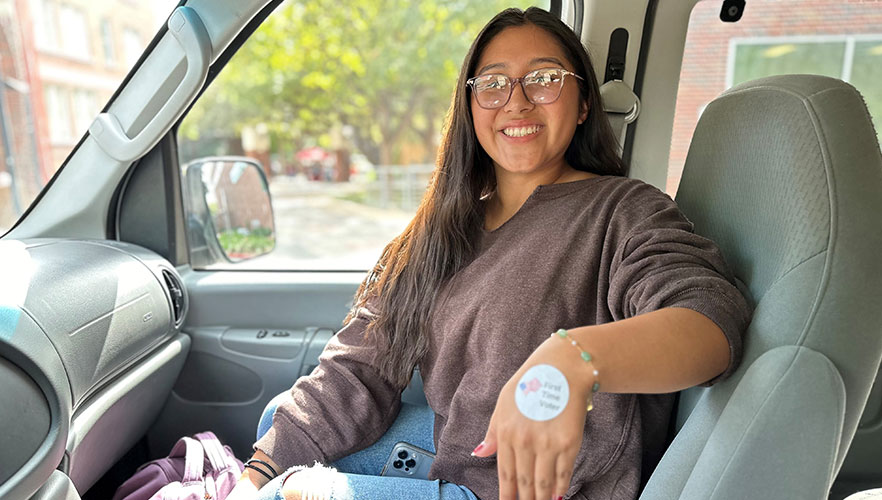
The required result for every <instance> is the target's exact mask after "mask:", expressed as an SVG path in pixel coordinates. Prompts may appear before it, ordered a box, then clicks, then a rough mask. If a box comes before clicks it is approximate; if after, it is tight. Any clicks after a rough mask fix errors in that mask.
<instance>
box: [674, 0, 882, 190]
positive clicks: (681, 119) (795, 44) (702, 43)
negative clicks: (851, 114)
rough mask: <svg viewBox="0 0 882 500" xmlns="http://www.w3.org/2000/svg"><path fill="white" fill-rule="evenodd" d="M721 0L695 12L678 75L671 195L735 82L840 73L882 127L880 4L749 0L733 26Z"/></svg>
mask: <svg viewBox="0 0 882 500" xmlns="http://www.w3.org/2000/svg"><path fill="white" fill-rule="evenodd" d="M719 13H720V2H719V1H702V2H699V3H698V4H697V5H696V6H695V9H694V10H693V11H692V17H691V19H690V22H689V33H688V35H687V38H686V50H685V53H684V56H683V67H682V69H681V73H680V90H679V93H678V95H677V108H676V114H675V117H674V131H673V137H672V140H671V155H670V160H669V166H668V167H669V168H668V181H667V192H668V193H670V194H672V195H673V194H674V193H675V192H676V188H677V184H678V183H679V180H680V175H681V174H682V172H683V164H684V163H685V161H686V153H687V151H688V148H689V142H690V141H691V139H692V132H693V130H694V129H695V125H696V123H697V122H698V118H699V116H701V112H702V111H703V110H704V107H705V106H707V104H708V103H709V102H710V101H711V100H712V99H713V98H714V97H716V96H717V95H719V94H720V93H721V92H723V91H724V90H726V89H727V88H729V87H731V86H732V85H734V84H738V83H741V82H743V81H747V80H752V79H754V78H759V77H763V76H770V75H773V74H782V73H814V74H824V75H827V76H833V77H836V78H841V79H843V80H845V81H848V82H850V83H851V84H852V85H854V86H855V87H857V89H858V90H859V91H860V92H861V93H862V94H863V96H864V98H865V100H866V102H867V106H868V107H869V108H870V113H871V114H872V115H873V119H874V121H875V123H876V127H877V129H878V128H879V127H880V126H882V1H879V0H835V1H833V0H798V1H797V0H752V1H749V2H747V5H746V8H745V10H744V16H743V17H742V19H741V20H740V21H739V22H737V23H731V24H730V23H723V22H721V21H720V20H719Z"/></svg>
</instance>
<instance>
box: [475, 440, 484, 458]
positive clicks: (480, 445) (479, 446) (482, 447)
mask: <svg viewBox="0 0 882 500" xmlns="http://www.w3.org/2000/svg"><path fill="white" fill-rule="evenodd" d="M483 449H484V442H483V441H482V442H481V444H479V445H478V447H477V448H475V449H474V450H472V456H475V453H478V452H479V451H481V450H483Z"/></svg>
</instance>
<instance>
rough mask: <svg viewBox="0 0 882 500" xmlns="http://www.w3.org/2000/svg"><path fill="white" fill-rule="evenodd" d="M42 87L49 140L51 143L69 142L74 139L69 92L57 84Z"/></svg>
mask: <svg viewBox="0 0 882 500" xmlns="http://www.w3.org/2000/svg"><path fill="white" fill-rule="evenodd" d="M43 89H44V93H45V100H46V112H47V114H48V118H49V140H50V142H51V143H52V144H53V145H56V144H59V145H64V144H70V143H71V142H73V140H74V135H73V126H72V123H73V122H72V118H71V110H70V93H69V92H68V90H67V89H65V88H63V87H60V86H58V85H46V86H44V87H43Z"/></svg>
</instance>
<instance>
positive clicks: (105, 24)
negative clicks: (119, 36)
mask: <svg viewBox="0 0 882 500" xmlns="http://www.w3.org/2000/svg"><path fill="white" fill-rule="evenodd" d="M101 50H102V51H103V52H104V64H105V65H106V66H113V65H115V64H116V50H114V43H113V28H112V27H111V24H110V20H109V19H102V20H101Z"/></svg>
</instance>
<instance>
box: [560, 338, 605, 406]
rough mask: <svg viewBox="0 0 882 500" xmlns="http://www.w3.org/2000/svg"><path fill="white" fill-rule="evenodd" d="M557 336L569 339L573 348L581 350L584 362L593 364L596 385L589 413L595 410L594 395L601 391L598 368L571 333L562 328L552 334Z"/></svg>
mask: <svg viewBox="0 0 882 500" xmlns="http://www.w3.org/2000/svg"><path fill="white" fill-rule="evenodd" d="M555 335H557V336H558V337H560V338H561V339H563V340H567V339H569V341H570V344H572V345H573V347H575V348H576V349H578V350H579V353H580V355H581V357H582V360H584V361H585V362H586V363H591V371H592V374H593V375H594V384H593V385H592V386H591V398H590V399H589V400H588V411H591V410H592V409H594V401H593V400H594V393H595V392H597V391H598V390H600V383H599V382H598V381H597V376H598V375H600V374H599V373H598V372H597V368H594V363H593V362H592V361H593V358H592V357H591V354H590V353H588V351H586V350H585V349H582V346H580V345H579V343H578V342H576V339H574V338H573V337H572V336H570V332H568V331H566V330H564V329H563V328H561V329H559V330H558V331H556V332H554V333H552V334H551V336H552V337H554V336H555Z"/></svg>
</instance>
